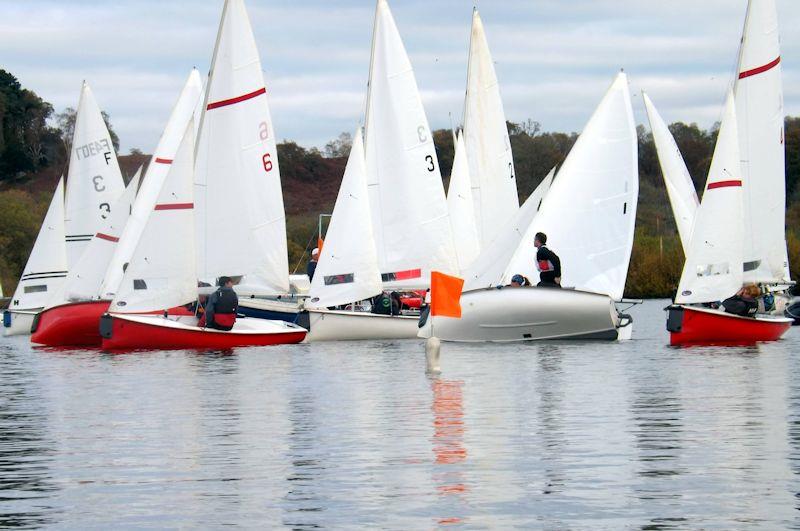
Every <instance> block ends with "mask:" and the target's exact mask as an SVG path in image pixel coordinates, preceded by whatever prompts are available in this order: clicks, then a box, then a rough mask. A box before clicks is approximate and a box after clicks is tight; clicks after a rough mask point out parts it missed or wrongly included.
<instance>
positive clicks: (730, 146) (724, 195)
mask: <svg viewBox="0 0 800 531" xmlns="http://www.w3.org/2000/svg"><path fill="white" fill-rule="evenodd" d="M743 185H744V186H743ZM749 185H750V183H749V182H747V180H746V179H745V178H744V177H743V175H742V171H741V166H740V164H739V140H738V132H737V124H736V108H735V104H734V99H733V94H729V95H728V99H727V102H726V103H725V114H724V116H723V119H722V125H721V126H720V130H719V136H718V137H717V146H716V148H715V150H714V157H713V159H712V160H711V168H710V169H709V172H708V180H707V181H706V189H705V192H704V193H703V202H702V203H701V204H700V208H699V209H698V211H697V219H696V220H695V224H694V230H693V233H692V240H691V244H690V246H689V252H688V253H687V256H686V264H685V265H684V266H683V273H682V275H681V281H680V284H679V285H678V295H677V297H676V298H675V302H676V303H678V304H691V303H700V302H713V301H720V300H724V299H725V298H727V297H730V296H731V295H733V294H734V293H736V291H738V289H739V288H740V287H741V286H742V275H743V270H742V252H743V245H742V241H743V240H742V234H743V231H744V226H743V223H742V209H743V193H744V192H743V190H746V189H747V187H748V186H749Z"/></svg>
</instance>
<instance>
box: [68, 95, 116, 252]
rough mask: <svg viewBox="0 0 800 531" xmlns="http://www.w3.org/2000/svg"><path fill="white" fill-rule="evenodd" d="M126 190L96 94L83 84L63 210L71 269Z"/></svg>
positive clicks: (73, 135) (76, 116)
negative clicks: (95, 97)
mask: <svg viewBox="0 0 800 531" xmlns="http://www.w3.org/2000/svg"><path fill="white" fill-rule="evenodd" d="M124 189H125V183H124V181H123V180H122V174H121V173H120V171H119V164H118V162H117V154H116V153H115V151H114V144H113V143H112V142H111V136H110V135H109V134H108V128H106V123H105V121H104V120H103V115H102V113H101V112H100V107H98V105H97V102H96V101H95V99H94V94H92V90H91V89H90V88H89V84H88V83H86V82H85V81H84V82H83V86H82V87H81V96H80V100H79V101H78V110H77V111H76V115H75V130H74V132H73V134H72V146H71V148H70V157H69V172H68V174H67V191H66V198H65V207H64V209H65V214H64V215H65V220H64V223H65V227H66V229H65V230H66V242H67V263H68V264H69V266H70V267H72V266H73V265H75V264H76V263H77V262H78V260H79V259H80V257H81V255H82V254H83V251H84V250H85V249H86V246H87V245H88V244H89V241H90V240H91V239H92V237H93V236H94V235H95V233H97V231H98V230H100V227H101V226H102V225H103V223H104V222H105V221H106V220H107V219H108V218H109V216H110V215H111V207H112V206H113V205H114V202H115V201H116V200H117V198H118V197H119V196H120V194H122V191H123V190H124Z"/></svg>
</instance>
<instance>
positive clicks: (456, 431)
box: [431, 379, 469, 525]
mask: <svg viewBox="0 0 800 531" xmlns="http://www.w3.org/2000/svg"><path fill="white" fill-rule="evenodd" d="M463 386H464V382H462V381H448V380H439V379H437V380H434V381H433V382H432V383H431V388H432V390H433V406H432V408H431V409H432V410H433V454H434V456H435V457H436V464H437V465H455V464H458V463H461V462H463V461H464V460H466V458H467V449H466V448H465V447H464V399H463V391H462V388H463ZM435 480H436V482H437V483H438V486H437V487H436V490H437V491H438V492H439V494H440V495H441V496H460V495H462V494H464V493H466V492H468V491H469V488H468V487H467V486H466V484H465V483H464V478H463V474H462V472H461V471H460V470H458V469H456V470H443V471H440V473H438V474H436V477H435ZM437 523H438V524H439V525H455V524H460V523H463V519H462V518H460V517H457V516H451V517H446V518H441V519H439V520H438V522H437Z"/></svg>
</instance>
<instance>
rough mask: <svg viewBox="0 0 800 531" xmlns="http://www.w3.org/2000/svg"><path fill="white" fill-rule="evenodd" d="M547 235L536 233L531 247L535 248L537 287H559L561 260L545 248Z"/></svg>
mask: <svg viewBox="0 0 800 531" xmlns="http://www.w3.org/2000/svg"><path fill="white" fill-rule="evenodd" d="M546 244H547V235H546V234H545V233H543V232H537V233H536V236H534V240H533V245H534V246H536V249H537V251H536V269H537V270H539V283H538V284H537V286H546V287H551V288H560V287H561V259H560V258H559V257H558V255H557V254H556V253H554V252H553V251H551V250H550V249H548V248H547V245H546Z"/></svg>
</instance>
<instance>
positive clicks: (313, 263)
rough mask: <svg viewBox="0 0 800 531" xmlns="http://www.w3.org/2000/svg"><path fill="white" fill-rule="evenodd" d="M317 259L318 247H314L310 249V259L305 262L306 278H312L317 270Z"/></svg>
mask: <svg viewBox="0 0 800 531" xmlns="http://www.w3.org/2000/svg"><path fill="white" fill-rule="evenodd" d="M318 260H319V248H317V247H314V250H313V251H311V260H309V261H308V264H306V275H308V280H314V273H315V272H316V271H317V261H318Z"/></svg>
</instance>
